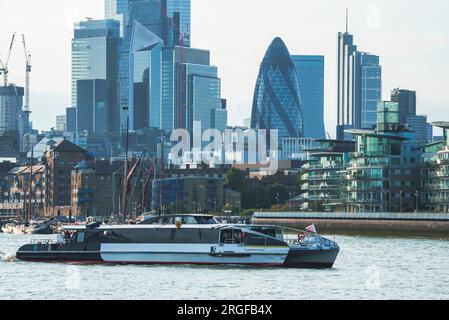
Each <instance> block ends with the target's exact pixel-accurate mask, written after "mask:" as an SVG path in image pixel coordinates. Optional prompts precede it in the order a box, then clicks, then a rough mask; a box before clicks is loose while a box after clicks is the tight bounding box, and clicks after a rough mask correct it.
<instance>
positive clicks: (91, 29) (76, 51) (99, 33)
mask: <svg viewBox="0 0 449 320" xmlns="http://www.w3.org/2000/svg"><path fill="white" fill-rule="evenodd" d="M119 44H120V24H119V22H118V21H114V20H111V19H109V20H88V21H83V22H80V23H78V24H77V25H75V31H74V38H73V40H72V106H73V107H77V105H78V102H77V99H78V96H79V95H78V81H79V80H107V81H108V82H109V85H108V86H109V87H110V88H111V90H112V93H111V94H113V95H116V92H117V90H116V86H117V80H118V67H117V66H118V54H119ZM114 86H115V88H114ZM116 109H117V108H113V109H112V107H111V108H110V112H111V116H112V118H111V123H110V124H109V126H108V127H109V128H110V130H111V131H118V127H119V123H118V122H119V118H118V110H116ZM77 114H79V112H78V113H77Z"/></svg>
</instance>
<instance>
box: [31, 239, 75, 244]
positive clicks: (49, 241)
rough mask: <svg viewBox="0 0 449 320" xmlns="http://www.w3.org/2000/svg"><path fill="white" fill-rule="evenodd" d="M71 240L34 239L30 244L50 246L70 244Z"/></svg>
mask: <svg viewBox="0 0 449 320" xmlns="http://www.w3.org/2000/svg"><path fill="white" fill-rule="evenodd" d="M72 241H73V240H71V239H34V240H31V244H40V245H52V244H70V243H71V242H72Z"/></svg>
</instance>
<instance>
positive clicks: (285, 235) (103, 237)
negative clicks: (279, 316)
mask: <svg viewBox="0 0 449 320" xmlns="http://www.w3.org/2000/svg"><path fill="white" fill-rule="evenodd" d="M292 232H293V233H292ZM292 234H293V235H294V236H293V237H292ZM339 250H340V249H339V246H338V245H337V244H336V243H335V242H333V241H330V240H328V239H325V238H322V237H320V236H318V235H316V234H311V233H308V232H305V231H299V230H293V229H288V230H287V229H285V228H281V227H276V226H256V225H231V224H219V223H218V222H217V221H216V220H215V218H214V217H212V216H207V215H169V216H160V217H159V216H153V217H150V218H148V219H146V220H145V221H143V222H142V223H140V224H138V225H102V224H100V223H94V224H90V225H85V226H65V227H63V228H62V234H61V235H60V236H59V240H58V241H40V242H35V243H32V244H29V245H26V246H24V247H22V248H20V249H19V251H18V252H17V258H18V259H20V260H23V261H38V262H39V261H43V262H89V263H112V264H198V265H251V266H277V267H297V268H301V267H312V268H330V267H332V266H333V265H334V262H335V260H336V258H337V256H338V253H339Z"/></svg>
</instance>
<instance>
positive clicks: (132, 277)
mask: <svg viewBox="0 0 449 320" xmlns="http://www.w3.org/2000/svg"><path fill="white" fill-rule="evenodd" d="M46 238H48V236H44V237H42V236H13V235H6V234H2V233H0V255H1V256H2V257H1V262H0V299H56V300H72V299H94V300H96V299H138V300H142V299H144V300H155V299H157V300H166V299H168V300H172V299H177V300H178V299H180V300H182V299H189V300H192V299H213V300H227V299H237V300H241V299H243V300H247V299H268V300H277V299H282V300H286V299H288V300H290V299H295V300H296V299H326V300H328V299H330V300H334V299H336V300H345V299H364V300H367V299H449V239H420V238H395V237H391V238H385V237H354V236H337V237H336V238H335V240H336V241H337V242H338V243H339V244H340V246H341V247H342V252H341V254H340V256H339V258H338V260H337V263H336V265H335V267H334V269H330V270H302V269H276V268H268V269H267V268H253V267H248V268H246V267H245V268H244V267H196V266H195V267H193V266H109V265H106V266H102V265H87V266H85V265H65V264H40V263H24V262H19V261H16V260H15V259H13V258H12V256H11V254H13V253H14V252H15V251H16V250H17V249H18V248H19V247H20V246H21V245H23V244H26V243H29V242H30V241H31V239H46ZM332 238H333V237H332Z"/></svg>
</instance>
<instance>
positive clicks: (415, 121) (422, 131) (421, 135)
mask: <svg viewBox="0 0 449 320" xmlns="http://www.w3.org/2000/svg"><path fill="white" fill-rule="evenodd" d="M399 110H400V111H401V107H399ZM404 123H407V124H408V125H410V126H411V127H412V129H413V130H414V131H415V134H416V141H417V142H418V143H420V144H422V145H425V144H428V143H431V142H432V139H433V126H432V125H431V124H429V123H428V122H427V116H425V115H418V116H416V115H415V116H413V115H409V116H407V118H406V119H405V122H404Z"/></svg>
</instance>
